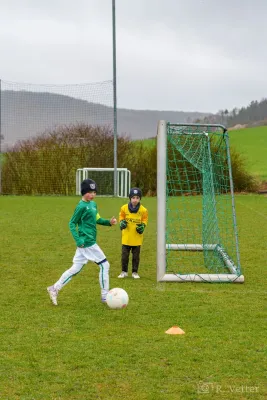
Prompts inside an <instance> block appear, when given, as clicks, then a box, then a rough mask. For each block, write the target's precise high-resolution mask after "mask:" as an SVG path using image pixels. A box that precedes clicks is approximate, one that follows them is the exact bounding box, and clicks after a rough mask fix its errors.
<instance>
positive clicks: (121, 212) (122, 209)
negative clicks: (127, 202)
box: [119, 206, 126, 222]
mask: <svg viewBox="0 0 267 400" xmlns="http://www.w3.org/2000/svg"><path fill="white" fill-rule="evenodd" d="M125 217H126V215H125V211H124V207H123V206H122V207H121V209H120V215H119V221H120V222H121V221H122V220H124V219H125Z"/></svg>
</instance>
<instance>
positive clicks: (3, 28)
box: [0, 0, 267, 112]
mask: <svg viewBox="0 0 267 400" xmlns="http://www.w3.org/2000/svg"><path fill="white" fill-rule="evenodd" d="M116 14H117V15H116V17H117V18H116V22H117V23H116V29H117V91H118V107H121V108H122V107H123V108H133V109H150V110H175V111H178V110H182V111H205V112H217V111H218V110H219V109H222V108H223V109H225V108H228V109H229V110H230V109H232V108H233V107H235V106H237V107H241V106H243V105H247V104H248V103H249V102H250V101H251V100H261V99H262V98H263V97H267V51H266V46H267V0H116ZM0 54H1V63H0V79H2V80H4V81H13V82H30V83H45V84H65V83H85V82H87V83H88V82H99V81H106V80H110V79H112V74H113V73H112V0H76V1H74V0H1V1H0Z"/></svg>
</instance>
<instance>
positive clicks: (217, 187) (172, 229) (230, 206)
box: [157, 121, 244, 282]
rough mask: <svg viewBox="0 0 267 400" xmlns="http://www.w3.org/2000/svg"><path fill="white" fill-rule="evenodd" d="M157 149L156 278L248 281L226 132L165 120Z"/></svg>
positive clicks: (218, 128)
mask: <svg viewBox="0 0 267 400" xmlns="http://www.w3.org/2000/svg"><path fill="white" fill-rule="evenodd" d="M157 151H158V161H157V162H158V165H157V171H158V173H157V174H158V176H157V197H158V226H157V235H158V237H157V241H158V242H157V280H158V281H177V282H186V281H195V282H243V281H244V276H243V275H242V272H241V267H240V257H239V248H238V234H237V225H236V214H235V204H234V190H233V180H232V171H231V160H230V151H229V138H228V134H227V131H226V128H224V127H223V126H221V125H194V124H190V125H189V124H170V123H166V122H165V121H160V122H159V124H158V134H157Z"/></svg>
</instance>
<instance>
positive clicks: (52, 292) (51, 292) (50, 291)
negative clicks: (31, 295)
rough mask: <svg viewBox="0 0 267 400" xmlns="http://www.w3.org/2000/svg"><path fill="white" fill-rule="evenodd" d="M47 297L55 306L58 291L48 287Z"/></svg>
mask: <svg viewBox="0 0 267 400" xmlns="http://www.w3.org/2000/svg"><path fill="white" fill-rule="evenodd" d="M47 291H48V294H49V297H50V299H51V301H52V303H53V304H54V305H55V306H57V295H58V291H57V290H56V289H55V288H54V286H49V287H48V288H47Z"/></svg>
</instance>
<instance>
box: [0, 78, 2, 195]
mask: <svg viewBox="0 0 267 400" xmlns="http://www.w3.org/2000/svg"><path fill="white" fill-rule="evenodd" d="M1 100H2V80H1V79H0V194H2V101H1Z"/></svg>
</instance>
